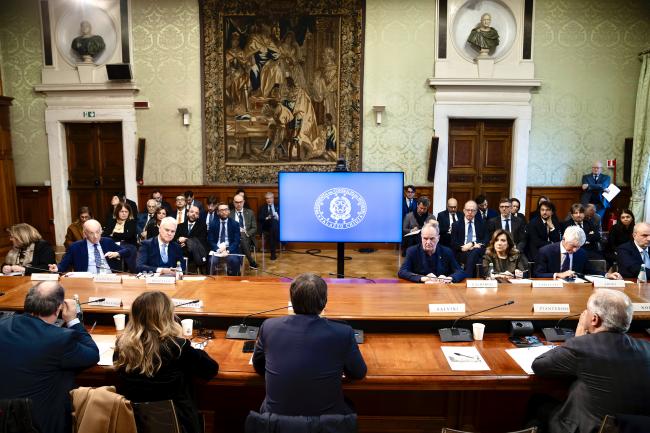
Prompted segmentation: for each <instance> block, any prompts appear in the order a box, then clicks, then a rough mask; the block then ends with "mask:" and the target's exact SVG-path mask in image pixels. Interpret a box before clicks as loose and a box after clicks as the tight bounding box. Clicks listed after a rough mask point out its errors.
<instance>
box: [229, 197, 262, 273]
mask: <svg viewBox="0 0 650 433" xmlns="http://www.w3.org/2000/svg"><path fill="white" fill-rule="evenodd" d="M244 202H245V201H244V195H243V194H237V195H236V196H235V197H234V198H233V200H232V203H233V205H234V206H235V215H234V216H235V221H237V222H238V223H239V232H240V233H241V240H240V242H239V248H240V249H241V252H242V254H244V255H245V256H246V258H247V259H248V264H249V265H250V267H251V268H257V263H256V262H255V259H254V258H253V255H252V254H251V247H252V246H254V245H255V235H256V234H257V222H255V214H254V213H253V211H252V210H250V209H247V208H245V207H244Z"/></svg>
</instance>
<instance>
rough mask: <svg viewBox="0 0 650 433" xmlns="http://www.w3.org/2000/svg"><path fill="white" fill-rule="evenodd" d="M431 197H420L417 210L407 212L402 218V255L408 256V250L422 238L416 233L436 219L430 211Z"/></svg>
mask: <svg viewBox="0 0 650 433" xmlns="http://www.w3.org/2000/svg"><path fill="white" fill-rule="evenodd" d="M430 204H431V203H430V202H429V199H428V198H427V197H424V196H422V197H420V198H418V205H417V208H416V209H415V212H409V213H407V214H406V216H405V217H404V219H403V220H402V256H406V250H407V248H408V247H410V246H411V245H417V243H418V242H419V241H420V238H419V236H418V235H417V234H411V233H416V232H417V231H418V230H420V229H421V228H422V227H424V224H426V223H427V222H429V221H431V220H434V221H435V219H436V217H435V216H433V214H430V213H429V206H430Z"/></svg>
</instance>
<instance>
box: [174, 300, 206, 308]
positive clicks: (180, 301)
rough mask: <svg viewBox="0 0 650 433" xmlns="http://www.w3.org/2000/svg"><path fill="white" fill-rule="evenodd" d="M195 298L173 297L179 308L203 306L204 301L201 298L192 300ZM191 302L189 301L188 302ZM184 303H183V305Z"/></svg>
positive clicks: (175, 304)
mask: <svg viewBox="0 0 650 433" xmlns="http://www.w3.org/2000/svg"><path fill="white" fill-rule="evenodd" d="M192 301H194V299H177V298H172V302H173V303H174V306H175V307H179V305H180V307H179V308H203V301H201V300H199V301H198V302H192ZM188 302H189V303H188ZM181 304H183V305H181Z"/></svg>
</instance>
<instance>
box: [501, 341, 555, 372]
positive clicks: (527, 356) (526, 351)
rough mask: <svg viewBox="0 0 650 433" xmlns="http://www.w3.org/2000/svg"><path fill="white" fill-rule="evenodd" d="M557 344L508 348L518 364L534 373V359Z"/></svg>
mask: <svg viewBox="0 0 650 433" xmlns="http://www.w3.org/2000/svg"><path fill="white" fill-rule="evenodd" d="M554 347H555V346H553V345H549V346H534V347H521V348H517V349H506V352H507V353H508V355H510V356H511V357H512V359H514V360H515V362H516V363H517V364H519V366H520V367H521V369H522V370H524V371H525V372H526V373H528V374H534V373H533V367H532V365H533V361H534V360H535V358H537V357H538V356H539V355H541V354H542V353H546V352H548V351H549V350H551V349H553V348H554Z"/></svg>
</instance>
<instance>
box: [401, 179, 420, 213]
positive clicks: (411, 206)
mask: <svg viewBox="0 0 650 433" xmlns="http://www.w3.org/2000/svg"><path fill="white" fill-rule="evenodd" d="M404 191H405V192H404V199H403V200H402V218H404V217H405V216H406V214H407V213H409V212H415V210H416V209H417V207H418V201H417V200H416V199H415V187H414V186H413V185H406V187H405V188H404Z"/></svg>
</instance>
